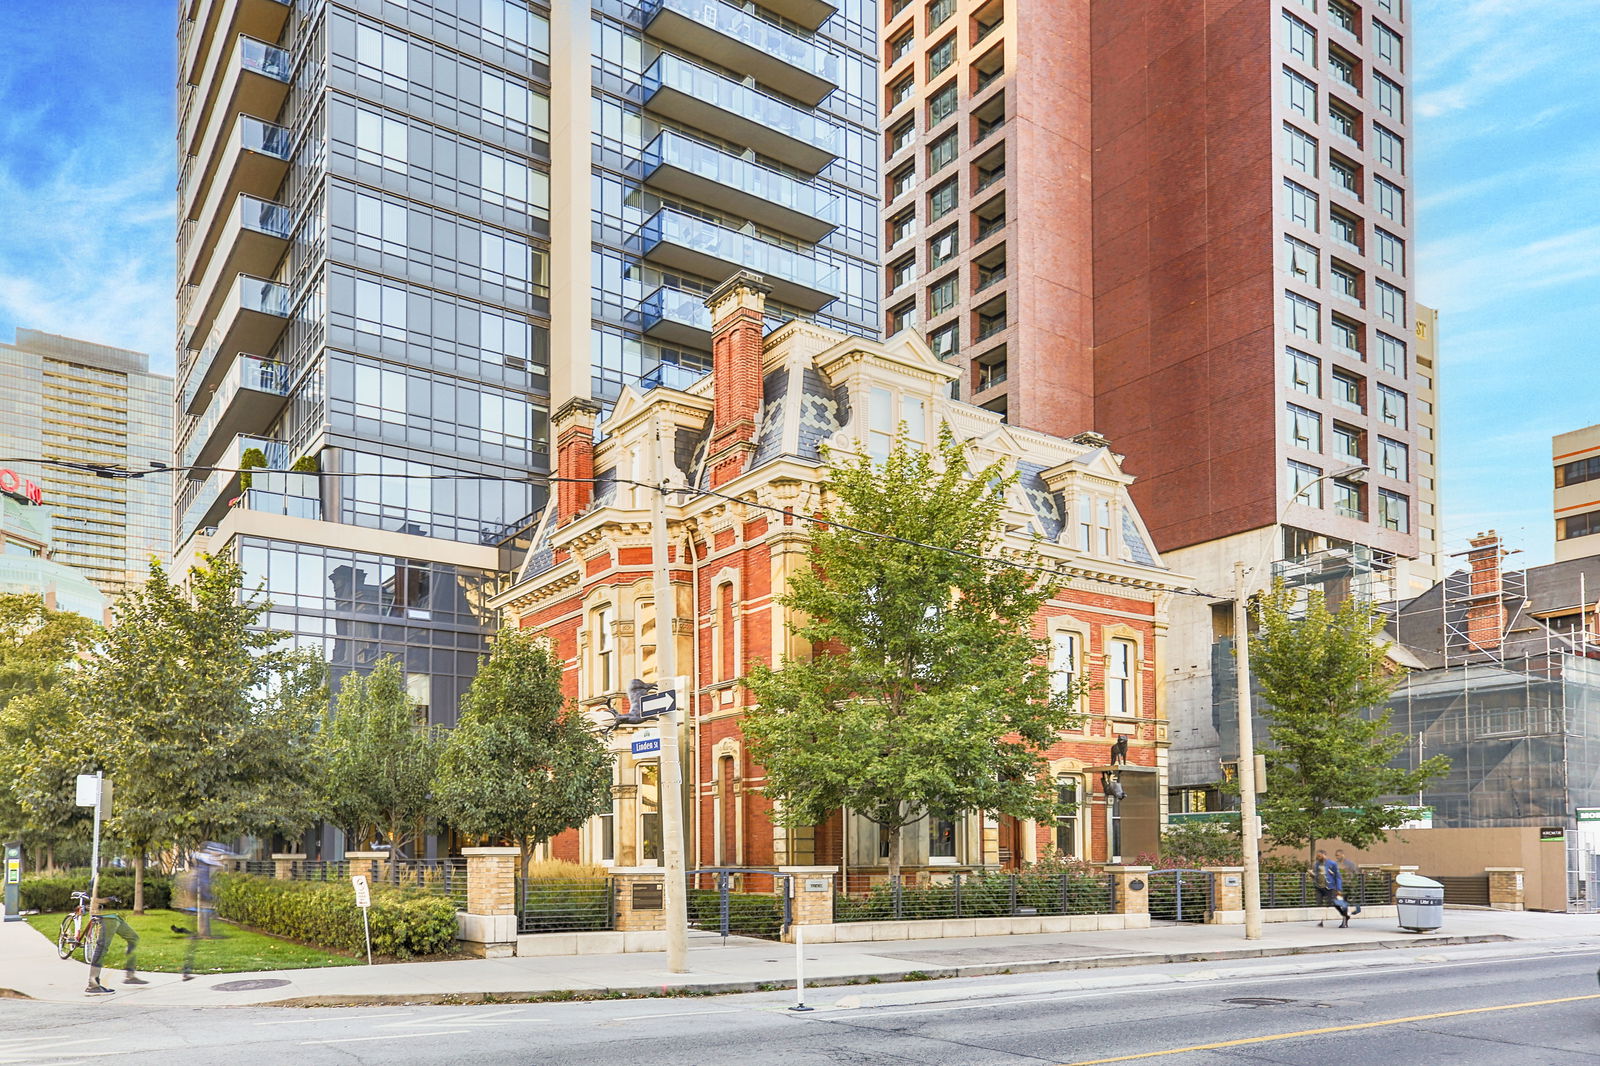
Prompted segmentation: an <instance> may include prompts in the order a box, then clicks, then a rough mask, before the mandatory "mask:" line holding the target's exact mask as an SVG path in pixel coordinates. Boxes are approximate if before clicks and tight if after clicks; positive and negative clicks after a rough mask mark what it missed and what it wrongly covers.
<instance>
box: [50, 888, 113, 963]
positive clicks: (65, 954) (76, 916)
mask: <svg viewBox="0 0 1600 1066" xmlns="http://www.w3.org/2000/svg"><path fill="white" fill-rule="evenodd" d="M72 898H73V899H75V900H77V906H75V907H74V908H73V909H72V910H71V911H69V912H68V913H67V914H66V915H64V916H63V917H62V919H61V931H60V932H59V933H57V934H56V954H57V955H60V956H61V957H62V958H63V959H70V958H72V953H73V952H74V951H77V950H78V949H79V948H80V947H81V948H82V949H83V961H84V962H88V961H90V960H91V959H93V958H94V957H95V955H96V953H97V951H98V949H99V947H100V945H101V943H102V942H103V941H104V940H105V921H104V916H103V915H99V914H90V913H89V893H87V892H74V893H73V894H72ZM103 898H104V899H105V901H106V902H107V903H121V902H122V901H121V900H119V899H117V897H115V896H105V897H103Z"/></svg>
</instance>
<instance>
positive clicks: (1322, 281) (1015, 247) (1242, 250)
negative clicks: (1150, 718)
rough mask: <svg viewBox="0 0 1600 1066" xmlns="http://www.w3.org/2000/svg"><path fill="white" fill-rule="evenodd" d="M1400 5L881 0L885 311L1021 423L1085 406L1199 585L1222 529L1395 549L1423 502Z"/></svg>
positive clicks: (1204, 693)
mask: <svg viewBox="0 0 1600 1066" xmlns="http://www.w3.org/2000/svg"><path fill="white" fill-rule="evenodd" d="M1409 15H1410V11H1409V0H931V2H927V0H889V2H888V3H886V4H885V6H884V8H883V28H882V41H883V63H884V66H883V88H884V101H883V106H884V117H883V130H884V144H883V150H884V164H883V168H884V175H885V188H884V211H883V218H884V223H885V234H884V251H883V255H882V258H883V261H884V264H885V278H884V290H885V296H884V303H883V306H884V308H885V312H886V330H887V332H888V333H890V334H893V333H894V332H896V331H898V330H899V329H904V328H913V327H914V328H916V329H918V330H919V331H921V332H922V333H923V334H924V335H926V336H927V338H928V340H929V342H930V345H931V346H932V347H933V349H934V350H935V352H937V353H938V354H939V355H940V356H941V357H943V358H945V359H947V360H949V361H950V362H952V363H953V364H954V365H956V366H958V367H959V368H961V370H962V376H961V379H960V383H959V389H960V395H961V396H962V397H963V398H965V399H969V400H971V401H972V402H974V403H977V404H980V405H982V406H984V407H987V408H989V409H991V410H994V411H998V412H1001V413H1003V414H1004V415H1005V417H1006V418H1007V419H1008V420H1009V421H1011V422H1013V423H1015V424H1018V425H1023V426H1027V427H1030V428H1033V429H1038V430H1041V431H1044V432H1048V433H1052V434H1060V435H1071V434H1074V433H1079V432H1082V431H1085V430H1093V431H1095V432H1097V433H1099V434H1102V435H1104V437H1105V438H1107V439H1108V440H1109V441H1110V442H1111V445H1112V447H1114V448H1115V449H1116V450H1117V451H1118V452H1119V453H1121V454H1123V455H1125V456H1126V469H1127V470H1128V472H1129V473H1131V474H1134V475H1135V476H1136V477H1137V478H1138V481H1137V482H1136V483H1135V485H1134V486H1133V489H1132V491H1133V496H1134V499H1135V500H1136V502H1137V504H1138V506H1139V510H1140V513H1141V514H1143V515H1144V517H1145V519H1146V521H1147V522H1148V523H1149V527H1150V531H1151V534H1152V536H1153V537H1154V538H1155V540H1156V543H1157V545H1158V547H1159V548H1160V549H1161V551H1162V552H1163V553H1164V557H1165V558H1166V559H1167V560H1168V561H1169V562H1170V563H1171V564H1172V565H1173V566H1174V567H1175V568H1176V569H1178V570H1179V571H1181V572H1185V573H1189V574H1192V575H1194V576H1195V578H1196V580H1197V583H1198V584H1199V586H1200V587H1201V588H1202V589H1205V590H1208V591H1209V590H1214V591H1217V592H1218V593H1222V594H1225V593H1226V592H1227V589H1228V588H1229V585H1230V582H1229V580H1228V575H1229V572H1230V571H1231V567H1232V564H1233V562H1234V561H1235V560H1236V559H1243V560H1244V561H1246V562H1247V563H1248V562H1252V561H1254V560H1256V559H1258V558H1260V557H1261V556H1262V555H1263V554H1267V555H1270V556H1271V557H1272V558H1287V557H1292V556H1299V555H1304V554H1308V553H1312V552H1318V551H1328V550H1331V551H1334V552H1340V551H1345V552H1348V551H1350V549H1351V548H1352V547H1353V546H1356V547H1357V548H1358V551H1357V554H1361V555H1363V556H1364V555H1365V552H1366V550H1367V549H1371V550H1372V552H1373V554H1374V556H1375V557H1376V558H1377V559H1378V560H1380V565H1382V566H1387V565H1388V562H1389V560H1391V559H1394V560H1399V564H1398V566H1397V568H1396V569H1395V571H1394V573H1395V576H1396V577H1397V578H1398V577H1399V576H1400V574H1401V572H1403V571H1404V569H1405V568H1406V562H1405V561H1406V560H1410V559H1414V558H1415V557H1416V556H1417V555H1418V533H1419V529H1420V531H1421V533H1422V534H1423V539H1424V541H1425V542H1426V541H1429V540H1431V539H1433V537H1432V534H1433V533H1434V531H1435V530H1436V528H1437V526H1436V523H1437V518H1436V516H1434V515H1433V514H1431V513H1429V512H1431V509H1432V504H1431V503H1427V502H1426V501H1424V503H1423V504H1419V499H1418V498H1419V495H1425V496H1429V498H1431V494H1429V493H1427V481H1426V480H1424V478H1425V477H1426V476H1427V475H1424V474H1422V473H1419V467H1420V468H1423V469H1424V470H1426V469H1428V468H1429V467H1430V466H1431V464H1432V463H1433V460H1434V456H1433V452H1434V447H1435V445H1434V441H1433V439H1432V429H1431V426H1432V424H1433V419H1432V411H1431V409H1430V408H1429V407H1428V406H1427V405H1426V403H1425V401H1423V400H1422V398H1421V397H1420V396H1419V393H1427V394H1428V395H1432V393H1431V386H1432V380H1431V379H1432V374H1433V368H1432V364H1431V363H1429V364H1427V365H1420V364H1419V363H1418V361H1417V358H1416V352H1415V351H1414V349H1415V348H1416V346H1417V345H1416V337H1415V335H1414V328H1415V321H1416V310H1415V308H1414V307H1413V306H1412V283H1411V264H1410V263H1409V262H1408V258H1407V256H1408V251H1409V249H1410V246H1411V244H1412V229H1411V223H1412V219H1411V216H1410V212H1411V209H1412V203H1411V191H1410V190H1411V179H1410V168H1411V165H1412V160H1411V158H1410V156H1409V154H1408V153H1409V150H1410V148H1411V145H1410V135H1411V123H1410V107H1409V103H1408V101H1407V99H1406V96H1407V93H1408V91H1409V81H1410V79H1409V73H1408V72H1409V69H1410V66H1411V48H1410V29H1411V26H1410V21H1409ZM1357 465H1362V466H1365V467H1367V472H1366V476H1365V478H1364V479H1362V478H1357V479H1353V480H1352V479H1347V478H1343V477H1339V478H1334V477H1328V478H1326V479H1325V480H1319V479H1323V478H1324V476H1325V475H1331V474H1333V473H1334V472H1336V471H1342V470H1346V469H1348V468H1351V467H1354V466H1357ZM1297 493H1298V494H1300V495H1298V496H1297ZM1291 501H1292V502H1291ZM1077 521H1078V522H1079V524H1080V525H1083V524H1084V523H1083V522H1082V516H1078V519H1077ZM1396 587H1401V588H1403V587H1404V584H1403V582H1400V581H1397V582H1396ZM1180 607H1181V605H1180V606H1179V607H1175V609H1174V619H1173V655H1172V663H1171V668H1170V670H1169V674H1168V678H1167V681H1168V684H1169V692H1168V695H1169V698H1170V700H1171V704H1170V709H1169V710H1170V714H1171V717H1172V718H1173V721H1174V726H1175V730H1176V734H1175V735H1176V741H1177V744H1178V745H1179V746H1180V748H1175V750H1174V775H1173V776H1174V784H1176V785H1182V784H1183V783H1184V780H1183V779H1184V778H1185V776H1187V775H1186V773H1185V770H1184V765H1185V763H1187V762H1188V761H1189V759H1188V758H1187V757H1186V754H1187V753H1192V757H1193V763H1192V766H1193V770H1194V774H1195V775H1198V776H1196V777H1195V778H1194V780H1196V781H1197V782H1200V783H1204V782H1207V781H1210V780H1214V779H1215V777H1216V775H1217V762H1216V760H1217V757H1218V755H1219V754H1221V755H1222V756H1223V757H1224V758H1227V757H1231V756H1229V755H1228V753H1226V752H1220V753H1219V752H1218V751H1217V750H1216V748H1215V745H1216V739H1215V737H1216V735H1215V733H1214V732H1211V680H1210V666H1209V661H1210V654H1211V644H1212V639H1213V634H1212V632H1211V624H1210V613H1209V610H1208V608H1207V607H1206V605H1205V602H1204V601H1203V600H1198V599H1197V600H1195V601H1194V603H1193V604H1192V610H1191V612H1190V613H1191V614H1192V618H1190V619H1188V622H1190V623H1192V624H1186V623H1185V619H1184V618H1183V617H1182V613H1183V612H1182V611H1181V609H1180ZM1185 634H1187V636H1186V635H1185ZM1186 706H1187V708H1188V711H1189V712H1192V713H1193V716H1194V717H1195V718H1196V719H1197V720H1196V722H1195V730H1194V733H1193V736H1192V737H1190V736H1187V735H1186V734H1189V733H1190V732H1191V731H1190V730H1189V729H1188V728H1186V722H1185V719H1186V717H1188V716H1189V715H1188V713H1187V712H1186ZM1190 741H1193V745H1192V746H1191V747H1189V748H1188V751H1187V753H1185V752H1183V751H1182V750H1181V748H1182V746H1184V745H1186V744H1188V743H1189V742H1190Z"/></svg>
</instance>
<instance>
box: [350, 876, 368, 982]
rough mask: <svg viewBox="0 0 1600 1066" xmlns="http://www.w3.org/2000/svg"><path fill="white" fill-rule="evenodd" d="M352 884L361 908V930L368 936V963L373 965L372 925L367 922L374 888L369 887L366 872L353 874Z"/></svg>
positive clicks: (357, 903)
mask: <svg viewBox="0 0 1600 1066" xmlns="http://www.w3.org/2000/svg"><path fill="white" fill-rule="evenodd" d="M350 884H352V885H353V886H355V890H356V906H357V907H360V908H361V932H362V933H363V934H364V935H365V936H366V938H367V965H368V966H371V965H372V926H371V925H369V924H367V908H369V907H371V906H372V890H371V889H370V888H368V887H367V878H366V875H365V874H351V875H350Z"/></svg>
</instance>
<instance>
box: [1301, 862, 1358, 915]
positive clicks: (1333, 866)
mask: <svg viewBox="0 0 1600 1066" xmlns="http://www.w3.org/2000/svg"><path fill="white" fill-rule="evenodd" d="M1311 873H1312V876H1313V877H1314V878H1315V880H1316V885H1317V903H1318V905H1319V906H1324V907H1332V908H1333V909H1334V910H1336V911H1338V912H1339V914H1340V916H1341V917H1343V919H1344V920H1343V921H1342V922H1340V923H1339V928H1340V929H1344V928H1345V927H1347V926H1348V925H1349V924H1350V907H1349V904H1347V903H1345V901H1344V875H1343V874H1342V873H1340V871H1339V864H1338V863H1336V862H1334V861H1333V860H1332V859H1330V858H1328V853H1327V852H1326V851H1323V850H1321V849H1320V848H1319V849H1318V850H1317V857H1316V860H1315V861H1314V862H1313V863H1312V866H1311ZM1324 921H1326V919H1321V918H1319V919H1318V920H1317V925H1318V926H1321V925H1322V924H1323V922H1324Z"/></svg>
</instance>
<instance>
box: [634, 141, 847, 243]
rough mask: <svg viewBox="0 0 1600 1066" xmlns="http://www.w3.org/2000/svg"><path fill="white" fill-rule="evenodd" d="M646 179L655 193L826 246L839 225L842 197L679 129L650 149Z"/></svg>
mask: <svg viewBox="0 0 1600 1066" xmlns="http://www.w3.org/2000/svg"><path fill="white" fill-rule="evenodd" d="M644 180H645V184H646V185H649V186H650V187H652V188H655V189H660V190H661V191H663V192H668V193H671V194H673V195H674V196H681V197H684V198H686V199H690V200H698V201H700V202H701V203H706V204H716V205H717V206H718V207H722V208H725V209H727V210H728V211H730V212H732V213H733V214H736V215H741V216H743V217H745V218H748V219H749V220H750V221H752V222H755V223H757V224H759V225H762V226H768V227H770V228H772V229H775V230H781V231H782V232H784V233H789V234H792V235H794V236H796V237H799V238H800V239H801V240H804V241H811V242H816V241H820V240H821V239H822V238H824V237H826V236H827V235H828V234H829V233H830V232H832V231H833V229H834V228H835V227H837V226H838V225H839V217H840V203H839V198H838V197H837V196H834V195H833V194H832V193H828V192H824V191H822V190H821V189H817V188H814V187H812V186H810V185H807V184H806V183H805V182H803V181H796V180H795V179H794V178H791V177H789V176H788V175H786V174H780V173H779V172H778V171H776V170H772V169H769V168H767V167H763V166H759V165H758V164H755V163H752V162H749V161H748V160H744V159H740V158H739V157H737V156H733V155H729V154H728V153H727V152H724V151H722V150H720V149H717V148H713V147H712V146H711V145H709V144H704V143H702V142H700V141H697V140H695V139H694V138H692V137H686V136H684V135H683V134H681V133H678V132H677V131H676V130H662V131H661V134H660V135H659V136H658V137H656V139H655V140H653V141H651V142H650V144H649V145H648V146H647V147H646V148H645V150H644Z"/></svg>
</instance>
